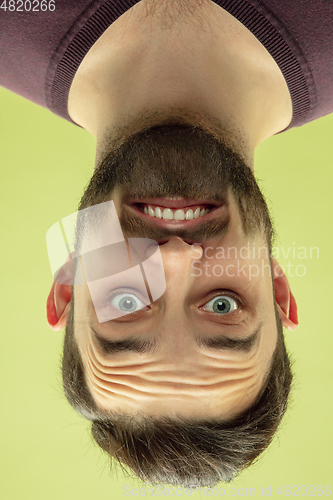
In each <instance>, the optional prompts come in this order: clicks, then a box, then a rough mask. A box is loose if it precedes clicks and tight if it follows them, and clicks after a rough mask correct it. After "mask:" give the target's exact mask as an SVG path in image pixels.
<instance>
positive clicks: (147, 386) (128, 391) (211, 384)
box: [89, 359, 256, 397]
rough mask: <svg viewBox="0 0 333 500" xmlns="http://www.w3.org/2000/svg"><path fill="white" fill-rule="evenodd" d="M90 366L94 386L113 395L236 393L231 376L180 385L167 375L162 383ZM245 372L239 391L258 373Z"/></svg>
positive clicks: (91, 364)
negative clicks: (102, 370) (111, 372)
mask: <svg viewBox="0 0 333 500" xmlns="http://www.w3.org/2000/svg"><path fill="white" fill-rule="evenodd" d="M89 365H90V366H89V368H90V369H89V371H90V373H91V376H92V379H93V380H92V381H94V384H93V385H94V386H96V385H97V386H98V387H100V388H103V389H104V390H105V391H107V392H108V393H112V394H114V393H117V394H119V393H121V394H124V395H126V396H131V397H134V395H135V394H136V395H137V396H140V394H145V395H146V397H148V396H149V395H151V396H155V397H156V396H158V395H159V394H161V395H162V394H168V395H171V396H173V395H174V393H172V392H170V389H173V390H175V389H176V390H179V391H180V392H181V393H182V394H184V395H185V394H187V395H193V392H195V393H196V395H198V392H199V393H202V394H203V395H204V394H205V391H206V390H207V388H209V389H210V390H211V391H213V392H217V391H218V390H220V389H221V388H224V389H225V390H226V389H227V392H230V391H231V390H232V389H233V390H234V391H235V387H234V383H235V379H234V378H233V377H232V378H230V374H229V376H228V377H227V378H226V379H224V380H218V381H216V378H220V377H221V374H216V375H215V377H214V378H213V380H212V379H211V377H210V380H209V381H208V383H203V382H202V381H201V383H200V384H198V383H197V382H194V383H193V382H192V381H191V382H187V383H186V382H181V383H179V382H178V381H174V380H172V379H171V380H170V379H169V380H165V374H163V375H164V380H163V381H162V383H161V381H156V380H154V379H151V378H147V377H144V376H142V374H140V376H137V375H130V376H126V375H123V374H120V375H117V374H105V373H103V372H101V371H100V370H99V369H98V367H96V366H94V362H93V360H92V359H91V360H89ZM243 372H244V373H243V376H242V377H239V376H238V377H237V378H236V381H237V390H238V389H239V390H241V389H242V388H243V386H244V385H246V381H247V380H250V379H251V378H253V377H254V376H255V373H256V371H253V369H252V370H243ZM105 375H107V376H105ZM171 375H172V376H174V375H175V374H174V373H173V374H171ZM176 376H177V375H176ZM167 378H169V377H167ZM182 380H184V377H182Z"/></svg>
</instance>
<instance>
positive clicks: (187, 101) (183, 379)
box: [48, 0, 298, 419]
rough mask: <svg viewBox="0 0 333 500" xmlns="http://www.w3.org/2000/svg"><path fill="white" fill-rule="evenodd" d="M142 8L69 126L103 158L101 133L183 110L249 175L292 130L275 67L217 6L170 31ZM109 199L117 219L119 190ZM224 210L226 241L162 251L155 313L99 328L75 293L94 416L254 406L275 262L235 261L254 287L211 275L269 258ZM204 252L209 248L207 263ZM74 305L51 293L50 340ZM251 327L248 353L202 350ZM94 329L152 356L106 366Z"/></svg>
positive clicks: (279, 281) (277, 281)
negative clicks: (232, 148)
mask: <svg viewBox="0 0 333 500" xmlns="http://www.w3.org/2000/svg"><path fill="white" fill-rule="evenodd" d="M149 3H150V2H148V1H145V0H141V2H139V3H138V4H136V5H135V6H134V7H133V8H132V9H130V10H129V11H127V12H126V13H125V14H124V15H123V16H121V17H120V18H119V19H118V20H117V21H116V22H115V23H114V24H113V25H112V26H110V28H108V30H107V31H106V32H105V33H104V34H103V35H102V37H101V38H100V39H99V40H98V41H97V42H96V43H95V44H94V46H93V47H92V49H91V50H90V51H89V53H88V54H87V55H86V57H85V58H84V60H83V62H82V64H81V66H80V67H79V70H78V72H77V74H76V76H75V78H74V81H73V84H72V87H71V91H70V95H69V104H68V109H69V113H70V115H71V117H72V119H73V120H74V121H75V122H76V123H78V124H79V125H81V126H82V127H84V128H85V129H87V130H88V131H89V132H90V133H91V134H92V135H93V136H94V137H95V139H96V156H97V158H98V157H99V154H100V152H101V150H102V149H103V147H104V144H105V141H106V140H107V135H108V131H109V130H113V131H115V133H116V131H117V130H119V131H121V127H126V126H127V125H130V128H131V132H132V133H133V132H134V131H136V130H139V129H140V127H142V125H143V121H142V117H143V116H145V119H144V125H147V124H148V123H149V124H152V123H158V122H159V120H160V119H161V118H165V117H168V116H176V115H175V110H179V109H183V110H186V114H187V116H190V117H193V118H194V119H195V120H197V121H198V123H203V124H204V125H205V126H206V127H207V128H208V129H211V130H214V120H218V121H219V122H221V123H223V124H224V125H225V129H226V130H227V131H228V139H229V141H230V143H237V144H238V145H239V147H240V149H241V152H242V154H243V156H244V157H245V158H246V159H247V163H248V165H249V166H251V167H252V169H253V168H254V167H253V157H254V151H255V148H256V147H257V146H258V145H259V144H260V143H261V142H262V141H264V140H265V139H267V138H268V137H270V136H271V135H273V134H275V133H278V132H280V131H281V130H283V129H285V128H286V127H288V125H289V123H290V121H291V118H292V104H291V99H290V94H289V91H288V88H287V85H286V82H285V80H284V78H283V75H282V73H281V71H280V69H279V68H278V66H277V65H276V63H275V61H274V60H273V59H272V57H271V56H270V55H269V54H268V52H267V51H266V49H265V48H264V47H263V46H262V45H261V44H260V42H258V40H257V39H256V38H255V37H254V36H253V35H252V34H251V33H250V32H249V31H248V30H247V29H246V28H245V27H244V26H243V25H242V24H241V23H239V22H238V21H237V20H236V19H234V18H233V17H232V16H231V15H229V14H228V13H227V12H226V11H224V10H223V9H221V8H220V7H219V6H217V5H216V4H214V3H213V2H211V1H204V2H202V3H199V4H198V5H197V7H196V9H195V14H196V15H195V16H194V15H190V14H189V13H188V12H187V11H186V12H185V11H182V15H180V16H179V13H178V14H177V15H176V13H177V12H178V11H177V9H175V10H174V11H173V7H172V5H173V3H172V2H171V3H170V18H169V19H168V21H169V25H168V26H166V24H165V23H162V22H161V19H162V15H163V12H164V11H163V8H164V7H165V3H164V2H160V3H158V8H157V9H156V10H154V14H153V15H152V16H148V17H147V16H146V15H145V7H146V6H149ZM188 3H189V5H192V4H193V2H190V1H189V2H188ZM160 6H161V7H160ZM176 11H177V12H176ZM197 16H200V19H204V20H205V21H204V24H202V22H201V21H200V22H199V21H197V20H196V19H199V18H198V17H197ZM198 26H200V30H198ZM221 28H222V29H221ZM136 117H138V118H136ZM119 138H121V132H119ZM112 199H113V200H114V202H115V206H116V208H117V211H120V210H121V209H122V207H121V205H120V202H119V193H118V192H117V191H115V192H114V193H113V194H112ZM229 210H230V216H231V225H230V228H229V230H228V232H227V233H226V234H225V235H224V236H223V237H221V238H220V239H218V240H217V239H215V240H212V241H205V242H204V243H202V244H201V245H196V246H193V245H191V244H189V243H186V242H185V241H183V240H181V239H180V238H176V237H171V238H170V239H169V240H168V241H166V242H164V244H163V245H161V246H160V251H161V254H162V258H163V265H164V269H165V275H166V282H167V288H166V292H165V293H164V295H163V296H162V297H161V298H160V299H158V300H157V301H155V302H154V303H153V304H151V305H150V306H149V308H146V309H144V310H141V311H139V312H135V313H132V314H129V315H126V316H124V317H122V318H119V319H117V320H113V321H109V322H107V323H100V324H99V323H98V321H97V318H96V314H95V311H94V308H93V306H92V302H91V299H90V297H89V292H88V289H87V288H86V287H77V288H76V290H75V318H76V319H80V328H79V329H77V330H76V331H75V335H76V340H77V343H78V346H79V349H80V352H81V355H82V358H83V360H84V363H85V367H86V378H87V383H88V386H89V388H90V390H91V392H92V394H93V396H94V399H95V401H96V402H97V404H98V406H100V407H101V408H102V409H104V410H106V411H107V410H112V411H122V412H127V413H130V414H131V413H136V412H139V413H143V414H148V415H154V416H163V415H164V416H166V415H169V416H174V415H180V416H184V417H193V418H200V417H220V418H223V419H231V418H233V417H234V416H236V415H237V414H239V413H242V412H243V411H244V410H246V409H247V408H249V407H250V406H251V405H252V404H253V403H254V402H255V400H256V398H257V397H258V395H259V394H260V391H261V388H262V385H263V382H264V379H265V376H266V374H267V372H268V370H269V366H270V360H271V358H272V354H273V351H274V349H275V346H276V342H277V333H276V322H275V314H274V302H273V289H272V278H271V276H270V273H269V271H268V269H269V267H270V262H269V258H268V256H267V255H266V256H262V255H261V256H258V255H256V256H255V257H253V256H252V257H251V258H249V259H242V262H241V266H244V265H245V266H246V269H247V271H248V270H249V266H250V265H253V266H254V265H258V266H259V268H260V269H265V272H260V273H259V275H258V276H255V277H251V279H250V277H249V274H247V276H244V275H243V274H239V275H237V272H236V273H235V274H236V276H235V275H233V276H226V275H223V276H222V277H221V276H214V275H212V274H211V273H210V274H209V275H208V273H207V269H208V268H207V264H210V265H211V266H213V265H214V262H215V263H217V264H220V261H219V259H217V258H216V249H217V248H218V247H219V248H221V247H224V248H228V247H231V246H232V247H236V248H237V249H238V250H240V248H242V247H245V246H246V245H247V244H248V243H249V241H250V242H251V245H253V244H255V246H256V247H264V246H267V244H265V242H264V239H263V238H262V236H261V235H260V234H258V235H256V236H254V237H253V238H252V239H251V240H249V238H248V237H247V236H246V235H245V234H244V232H243V230H242V227H241V222H240V215H239V213H238V209H237V207H236V204H235V203H234V202H233V201H232V202H231V203H230V207H229ZM179 224H181V223H179ZM183 224H184V223H183ZM185 224H186V222H185ZM207 247H212V248H213V250H210V252H209V257H208V254H207V253H206V249H207ZM214 252H215V257H214V259H211V257H210V256H211V255H214ZM194 261H196V262H197V267H196V269H200V270H201V271H202V274H201V275H200V276H198V273H195V270H194V268H193V262H194ZM236 261H237V259H233V258H230V259H227V260H224V261H223V266H224V267H225V266H227V265H228V264H229V265H230V266H232V265H234V266H236V265H237V262H236ZM272 264H273V279H274V288H275V299H276V302H277V306H278V312H279V315H280V318H281V321H282V324H283V326H284V327H286V328H288V329H290V330H292V329H294V328H295V327H296V326H297V324H298V321H297V308H296V302H295V299H294V297H293V296H292V294H291V291H290V288H289V285H288V281H287V278H286V277H285V276H284V274H283V273H282V272H281V269H280V268H279V266H278V264H277V263H276V261H275V260H274V259H273V262H272ZM210 269H212V267H211V268H210ZM229 269H230V270H232V269H233V268H232V267H230V268H229ZM234 269H235V268H234ZM70 295H71V286H70V285H60V284H59V283H55V284H54V285H53V287H52V290H51V293H50V296H49V300H48V320H49V324H50V326H51V328H53V329H55V330H59V329H61V328H63V327H64V326H65V324H66V321H67V317H68V310H69V300H70ZM216 297H224V298H226V300H227V301H228V300H229V301H230V302H229V304H230V306H231V311H230V312H227V313H224V314H221V313H216V312H212V311H211V310H209V307H210V306H209V305H208V304H211V303H212V302H211V301H212V300H213V299H214V298H216ZM259 326H261V328H260V332H259V334H258V339H257V343H256V344H255V345H254V346H253V347H252V348H251V349H250V350H249V351H248V352H242V351H236V350H231V349H215V348H208V347H202V346H199V345H198V342H197V340H198V339H201V340H202V339H205V338H208V337H212V336H224V337H228V338H238V339H239V338H245V337H246V336H248V335H249V333H253V332H255V331H256V330H258V327H259ZM92 328H94V330H95V331H96V330H98V332H99V335H100V336H101V337H103V338H104V339H109V340H120V339H123V338H126V337H132V338H133V337H135V338H143V337H144V338H145V339H149V340H152V339H156V348H155V350H154V351H153V352H151V353H146V354H143V353H134V352H125V353H124V352H119V353H116V354H114V353H113V354H109V355H108V354H105V353H103V351H102V349H101V348H100V347H99V345H98V343H97V342H96V339H95V338H94V334H93V332H92Z"/></svg>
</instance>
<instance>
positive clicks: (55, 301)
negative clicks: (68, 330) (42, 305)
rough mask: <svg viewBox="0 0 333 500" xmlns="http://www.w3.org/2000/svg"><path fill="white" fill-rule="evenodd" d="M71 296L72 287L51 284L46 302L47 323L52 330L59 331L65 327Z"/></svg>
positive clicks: (55, 283)
mask: <svg viewBox="0 0 333 500" xmlns="http://www.w3.org/2000/svg"><path fill="white" fill-rule="evenodd" d="M71 296H72V285H63V284H60V283H57V282H55V281H54V282H53V285H52V288H51V291H50V293H49V296H48V298H47V302H46V315H47V322H48V324H49V327H50V328H52V330H61V329H62V328H64V327H65V326H66V323H67V319H68V314H69V308H70V300H71Z"/></svg>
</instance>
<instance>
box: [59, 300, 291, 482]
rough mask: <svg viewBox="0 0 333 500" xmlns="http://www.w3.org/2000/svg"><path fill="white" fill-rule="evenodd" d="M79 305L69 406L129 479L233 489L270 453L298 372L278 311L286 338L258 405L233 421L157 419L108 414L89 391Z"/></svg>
mask: <svg viewBox="0 0 333 500" xmlns="http://www.w3.org/2000/svg"><path fill="white" fill-rule="evenodd" d="M73 306H74V303H73V302H72V304H71V312H70V316H69V319H68V322H67V327H66V334H65V341H64V351H63V364H62V375H63V386H64V390H65V394H66V397H67V399H68V401H69V403H70V404H71V405H72V406H73V408H75V410H77V411H78V412H79V413H80V414H81V415H83V416H84V417H86V418H87V419H89V420H91V421H92V427H91V430H92V436H93V438H94V440H95V441H96V443H97V444H98V445H99V446H100V447H101V448H102V449H103V450H104V451H106V452H107V453H108V455H109V456H110V458H111V462H112V461H114V460H116V461H118V462H119V464H120V465H121V467H122V469H123V470H124V471H125V472H128V470H126V467H124V466H127V467H128V468H129V469H130V470H132V471H133V472H134V473H135V474H136V475H137V476H138V477H139V478H140V479H141V480H142V481H147V482H149V483H150V484H172V485H184V486H185V487H189V486H191V485H197V486H201V487H205V486H213V485H215V484H217V483H218V482H219V481H226V482H230V481H231V480H232V479H233V478H234V477H236V476H237V474H238V473H239V472H240V471H242V470H243V469H245V468H246V467H248V466H249V465H251V464H252V463H253V462H254V461H255V460H256V459H257V458H258V457H259V455H260V454H261V453H262V452H263V451H264V450H265V449H266V448H267V447H268V445H269V444H270V442H271V441H272V438H273V436H274V434H275V432H276V430H277V428H278V426H279V424H280V422H281V419H282V417H283V415H284V413H285V411H286V408H287V402H288V396H289V392H290V387H291V382H292V373H291V367H290V360H289V358H288V354H287V351H286V347H285V343H284V336H283V327H282V324H281V320H280V317H279V314H278V312H277V309H276V307H275V316H276V324H277V332H278V340H277V346H276V348H275V351H274V354H273V357H272V362H271V366H270V370H269V373H268V376H267V378H266V382H265V385H264V387H263V389H262V391H261V393H260V395H259V397H258V400H257V401H256V403H255V404H254V405H253V406H252V407H251V408H250V409H248V410H247V411H246V412H244V413H243V414H242V415H241V416H238V417H237V418H236V419H234V420H233V421H230V422H224V421H222V420H219V419H211V418H207V419H204V420H203V419H201V420H190V419H180V418H177V419H175V418H153V417H144V416H133V415H125V414H116V413H112V412H110V413H106V412H104V411H102V410H100V409H99V408H98V407H97V405H96V404H95V401H94V399H93V397H92V395H91V393H90V391H89V389H88V387H87V384H86V381H85V376H84V367H83V363H82V359H81V355H80V352H79V349H78V346H77V343H76V341H75V338H74V307H73Z"/></svg>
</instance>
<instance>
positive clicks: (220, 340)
mask: <svg viewBox="0 0 333 500" xmlns="http://www.w3.org/2000/svg"><path fill="white" fill-rule="evenodd" d="M261 327H262V322H260V323H259V324H258V325H257V327H256V330H255V331H254V332H253V333H251V334H250V335H248V336H247V337H245V338H240V339H237V338H236V339H231V338H230V337H225V336H223V335H216V336H215V337H210V338H196V341H197V344H198V345H199V346H201V347H208V348H209V349H227V350H231V351H243V352H249V351H251V349H253V347H254V346H255V345H256V344H257V343H258V339H259V334H260V331H261Z"/></svg>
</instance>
